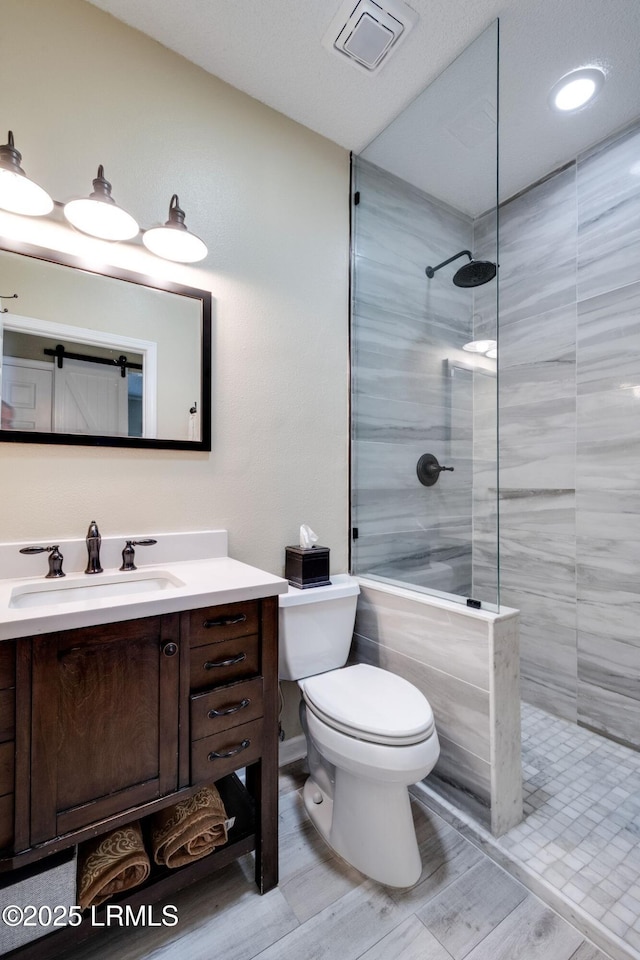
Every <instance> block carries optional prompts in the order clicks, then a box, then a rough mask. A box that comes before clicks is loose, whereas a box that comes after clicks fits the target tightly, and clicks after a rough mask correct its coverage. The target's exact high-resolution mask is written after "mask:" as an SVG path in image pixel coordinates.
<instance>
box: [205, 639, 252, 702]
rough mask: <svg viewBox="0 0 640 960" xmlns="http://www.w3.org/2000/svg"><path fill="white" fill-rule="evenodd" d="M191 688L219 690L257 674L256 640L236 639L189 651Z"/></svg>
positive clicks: (209, 644)
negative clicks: (233, 681) (220, 687)
mask: <svg viewBox="0 0 640 960" xmlns="http://www.w3.org/2000/svg"><path fill="white" fill-rule="evenodd" d="M190 660H191V689H192V690H204V689H206V688H207V687H219V686H220V685H221V684H223V683H229V682H230V681H232V680H242V679H244V678H245V677H253V676H255V675H256V674H257V673H259V672H260V671H259V669H258V667H259V661H260V656H259V650H258V637H257V636H255V635H254V636H252V637H237V638H236V639H234V640H223V641H222V643H208V644H206V646H202V647H194V649H193V650H191V655H190Z"/></svg>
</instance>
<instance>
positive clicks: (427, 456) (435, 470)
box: [416, 453, 454, 487]
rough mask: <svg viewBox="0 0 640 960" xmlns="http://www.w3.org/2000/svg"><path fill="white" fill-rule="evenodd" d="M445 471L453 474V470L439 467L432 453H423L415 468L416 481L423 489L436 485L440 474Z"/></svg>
mask: <svg viewBox="0 0 640 960" xmlns="http://www.w3.org/2000/svg"><path fill="white" fill-rule="evenodd" d="M445 470H447V471H449V473H453V470H454V468H453V467H443V466H441V465H440V464H439V463H438V458H437V457H434V455H433V454H432V453H423V454H422V456H421V457H420V459H419V460H418V464H417V466H416V473H417V474H418V480H419V481H420V483H422V484H423V485H424V486H425V487H432V486H433V485H434V483H437V482H438V478H439V477H440V474H441V473H443V471H445Z"/></svg>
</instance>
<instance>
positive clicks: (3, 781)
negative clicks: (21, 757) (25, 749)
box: [0, 740, 16, 797]
mask: <svg viewBox="0 0 640 960" xmlns="http://www.w3.org/2000/svg"><path fill="white" fill-rule="evenodd" d="M15 749H16V748H15V744H14V742H13V740H9V741H8V742H7V743H0V797H3V796H4V795H5V794H7V793H13V780H14V767H15Z"/></svg>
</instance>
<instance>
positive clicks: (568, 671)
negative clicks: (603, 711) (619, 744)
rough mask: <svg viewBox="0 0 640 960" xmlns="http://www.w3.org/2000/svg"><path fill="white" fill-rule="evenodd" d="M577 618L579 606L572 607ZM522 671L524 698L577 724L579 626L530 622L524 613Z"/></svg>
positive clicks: (521, 625)
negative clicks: (577, 627) (576, 607)
mask: <svg viewBox="0 0 640 960" xmlns="http://www.w3.org/2000/svg"><path fill="white" fill-rule="evenodd" d="M572 608H573V611H574V616H575V604H572ZM520 618H521V620H520V668H521V689H522V696H523V699H524V700H526V701H527V703H531V704H533V705H534V706H536V707H540V708H541V709H543V710H548V711H549V712H550V713H553V714H555V715H556V716H560V717H564V718H565V719H566V720H571V721H572V722H573V723H575V722H576V720H577V715H578V713H577V702H576V690H577V682H578V681H577V641H576V629H575V627H573V628H571V627H567V626H564V625H562V624H559V623H554V624H542V623H539V622H537V621H535V620H533V621H529V622H527V620H526V618H525V615H524V613H523V612H522V611H521V614H520Z"/></svg>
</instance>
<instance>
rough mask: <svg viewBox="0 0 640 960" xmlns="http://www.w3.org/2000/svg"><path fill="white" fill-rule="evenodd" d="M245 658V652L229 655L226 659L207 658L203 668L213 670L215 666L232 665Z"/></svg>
mask: <svg viewBox="0 0 640 960" xmlns="http://www.w3.org/2000/svg"><path fill="white" fill-rule="evenodd" d="M246 659H247V655H246V653H238V654H237V655H236V656H235V657H229V659H228V660H207V662H206V663H205V665H204V668H205V670H215V668H216V667H233V666H234V664H236V663H242V661H243V660H246Z"/></svg>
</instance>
